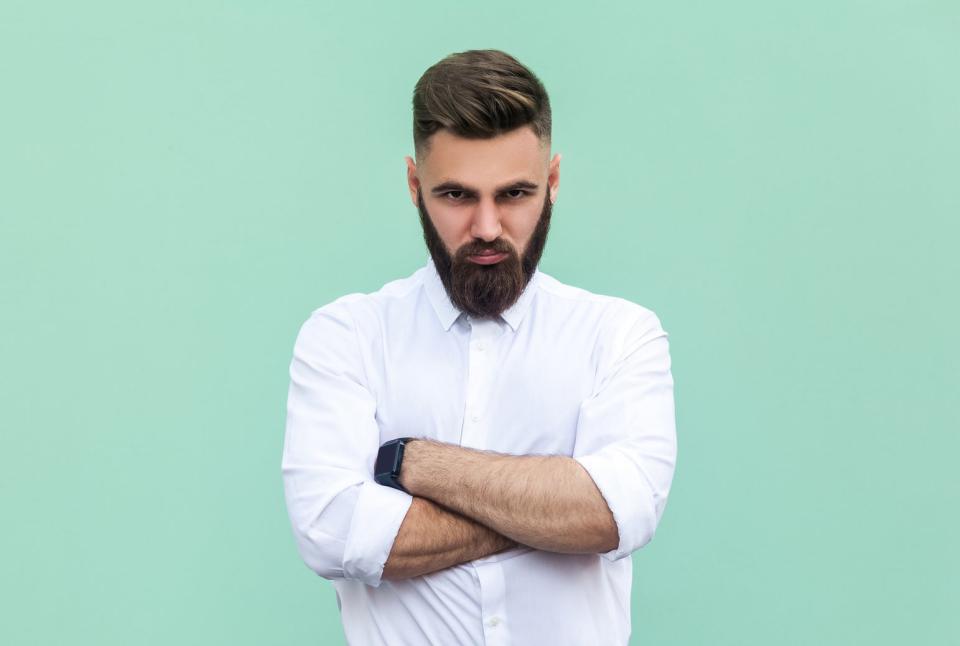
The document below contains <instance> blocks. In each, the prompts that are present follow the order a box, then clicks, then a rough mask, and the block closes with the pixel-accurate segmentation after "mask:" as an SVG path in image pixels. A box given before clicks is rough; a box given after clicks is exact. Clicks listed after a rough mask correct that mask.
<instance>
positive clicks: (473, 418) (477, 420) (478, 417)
mask: <svg viewBox="0 0 960 646" xmlns="http://www.w3.org/2000/svg"><path fill="white" fill-rule="evenodd" d="M470 419H472V420H473V421H475V422H479V421H480V416H479V415H474V416H473V417H471V418H470Z"/></svg>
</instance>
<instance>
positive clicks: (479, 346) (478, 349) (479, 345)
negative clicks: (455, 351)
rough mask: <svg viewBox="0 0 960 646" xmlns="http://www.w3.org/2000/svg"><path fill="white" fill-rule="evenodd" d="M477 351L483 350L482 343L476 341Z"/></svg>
mask: <svg viewBox="0 0 960 646" xmlns="http://www.w3.org/2000/svg"><path fill="white" fill-rule="evenodd" d="M477 351H478V352H483V343H478V344H477Z"/></svg>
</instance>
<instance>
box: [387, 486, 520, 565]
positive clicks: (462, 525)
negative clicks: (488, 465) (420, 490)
mask: <svg viewBox="0 0 960 646" xmlns="http://www.w3.org/2000/svg"><path fill="white" fill-rule="evenodd" d="M516 546H517V542H516V541H514V540H512V539H509V538H507V537H505V536H502V535H500V534H498V533H497V532H495V531H493V530H492V529H490V528H489V527H485V526H484V525H481V524H480V523H477V522H475V521H473V520H470V519H469V518H466V517H464V516H462V515H460V514H458V513H456V512H454V511H451V510H449V509H444V508H443V507H441V506H440V505H437V504H436V503H434V502H431V501H430V500H427V499H425V498H417V497H414V499H413V503H412V504H411V505H410V509H409V510H408V511H407V515H406V517H404V519H403V523H402V524H401V525H400V532H399V533H398V534H397V538H396V540H395V541H394V543H393V548H392V549H391V551H390V556H389V558H388V559H387V564H386V566H385V567H384V568H383V578H384V579H406V578H409V577H414V576H420V575H421V574H428V573H430V572H434V571H436V570H442V569H445V568H448V567H451V566H453V565H459V564H460V563H465V562H467V561H472V560H474V559H479V558H483V557H485V556H489V555H490V554H495V553H497V552H501V551H503V550H506V549H509V548H512V547H516Z"/></svg>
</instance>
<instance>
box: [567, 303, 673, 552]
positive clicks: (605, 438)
mask: <svg viewBox="0 0 960 646" xmlns="http://www.w3.org/2000/svg"><path fill="white" fill-rule="evenodd" d="M642 311H643V313H644V315H642V316H639V317H635V318H634V320H635V322H634V323H632V324H628V325H622V326H620V327H621V329H620V330H619V331H618V330H614V331H613V332H611V334H610V337H611V338H612V339H611V343H612V345H613V346H614V347H615V348H616V349H615V351H613V354H612V356H613V360H612V361H608V362H607V366H606V368H605V370H604V374H603V376H602V378H601V379H600V380H599V384H598V386H597V388H596V389H595V392H594V393H593V394H592V395H591V396H590V397H589V398H588V399H586V400H584V401H583V402H582V403H581V406H580V414H579V418H578V421H577V441H576V446H575V449H574V455H573V457H574V459H576V460H577V461H578V462H579V463H580V464H581V465H582V466H583V468H584V469H586V470H587V472H588V473H589V474H590V476H591V477H592V478H593V481H594V483H596V485H597V488H598V489H599V490H600V493H601V494H602V495H603V498H604V500H605V501H606V502H607V506H608V507H609V508H610V511H611V513H612V514H613V517H614V520H615V521H616V524H617V529H618V531H619V533H620V543H619V545H618V546H617V547H616V548H615V549H613V550H610V551H609V552H604V553H602V556H603V557H604V558H606V559H607V560H609V561H616V560H618V559H621V558H623V557H625V556H628V555H630V554H631V553H632V552H634V551H635V550H637V549H639V548H641V547H643V546H644V545H646V544H647V543H648V542H650V540H651V539H652V538H653V535H654V533H655V531H656V528H657V525H658V523H659V522H660V517H661V516H662V515H663V510H664V507H665V506H666V503H667V496H668V494H669V492H670V485H671V482H672V480H673V472H674V467H675V464H676V455H677V439H676V421H675V410H674V398H673V375H672V373H671V365H670V363H671V362H670V351H669V343H668V340H667V336H668V335H667V332H665V331H664V329H663V327H662V326H661V324H660V320H659V318H657V316H656V315H655V314H654V313H653V312H650V311H649V310H645V309H644V310H642Z"/></svg>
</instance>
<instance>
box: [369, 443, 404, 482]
mask: <svg viewBox="0 0 960 646" xmlns="http://www.w3.org/2000/svg"><path fill="white" fill-rule="evenodd" d="M399 454H400V445H399V444H388V445H386V446H384V447H383V448H382V449H381V450H380V452H379V453H377V463H376V465H375V466H374V471H373V472H374V473H375V474H377V475H379V474H382V473H394V472H396V470H397V457H398V456H399Z"/></svg>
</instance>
